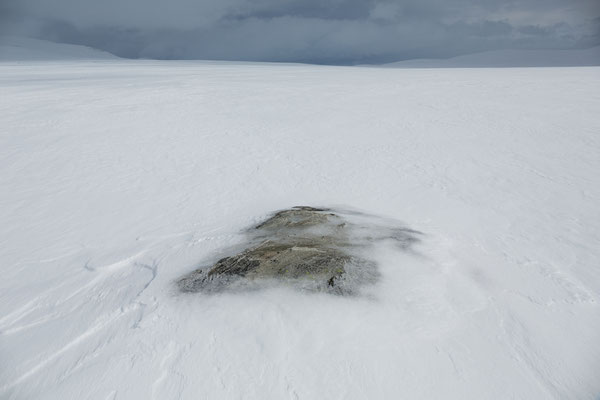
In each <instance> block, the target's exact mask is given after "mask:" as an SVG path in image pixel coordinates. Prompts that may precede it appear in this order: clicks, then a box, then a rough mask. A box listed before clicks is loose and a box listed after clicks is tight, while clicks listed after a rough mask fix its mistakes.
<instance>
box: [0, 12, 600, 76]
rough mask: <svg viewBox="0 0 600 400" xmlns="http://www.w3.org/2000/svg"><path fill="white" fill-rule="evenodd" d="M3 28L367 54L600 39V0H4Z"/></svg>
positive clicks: (175, 54) (236, 54)
mask: <svg viewBox="0 0 600 400" xmlns="http://www.w3.org/2000/svg"><path fill="white" fill-rule="evenodd" d="M0 34H5V35H6V34H9V35H26V36H31V37H37V38H41V39H47V40H52V41H56V42H65V43H74V44H82V45H86V46H91V47H95V48H99V49H102V50H106V51H109V52H111V53H113V54H116V55H118V56H121V57H128V58H157V59H214V60H248V61H280V62H307V63H319V64H360V63H380V62H392V61H399V60H405V59H412V58H445V57H450V56H455V55H460V54H467V53H473V52H479V51H486V50H495V49H506V48H526V49H549V48H550V49H551V48H560V49H566V48H584V47H590V46H595V45H599V44H600V1H598V0H504V1H502V0H169V1H167V0H101V1H100V0H0Z"/></svg>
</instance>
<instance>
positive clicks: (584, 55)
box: [384, 46, 600, 68]
mask: <svg viewBox="0 0 600 400" xmlns="http://www.w3.org/2000/svg"><path fill="white" fill-rule="evenodd" d="M384 66H385V67H392V68H505V67H513V68H514V67H518V68H524V67H585V66H600V46H596V47H590V48H588V49H567V50H515V49H506V50H492V51H484V52H481V53H473V54H465V55H461V56H456V57H451V58H446V59H414V60H405V61H398V62H393V63H389V64H384Z"/></svg>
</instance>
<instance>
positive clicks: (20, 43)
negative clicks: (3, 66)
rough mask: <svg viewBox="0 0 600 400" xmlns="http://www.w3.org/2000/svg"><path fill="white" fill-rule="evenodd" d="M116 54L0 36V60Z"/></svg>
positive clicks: (65, 58)
mask: <svg viewBox="0 0 600 400" xmlns="http://www.w3.org/2000/svg"><path fill="white" fill-rule="evenodd" d="M114 58H117V57H116V56H114V55H112V54H110V53H107V52H105V51H102V50H96V49H92V48H90V47H86V46H79V45H74V44H66V43H55V42H49V41H47V40H38V39H32V38H25V37H16V36H4V37H0V61H51V60H98V59H114Z"/></svg>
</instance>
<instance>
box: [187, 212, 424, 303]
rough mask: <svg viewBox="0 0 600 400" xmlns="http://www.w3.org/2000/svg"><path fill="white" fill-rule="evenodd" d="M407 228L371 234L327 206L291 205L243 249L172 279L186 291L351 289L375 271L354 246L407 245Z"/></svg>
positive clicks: (253, 232) (367, 280)
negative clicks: (264, 286)
mask: <svg viewBox="0 0 600 400" xmlns="http://www.w3.org/2000/svg"><path fill="white" fill-rule="evenodd" d="M386 229H387V230H386ZM413 233H414V231H410V230H407V229H403V228H393V229H390V228H383V227H382V229H380V230H379V231H378V232H376V233H373V232H372V231H369V232H367V233H365V232H361V229H359V228H358V227H357V226H355V225H354V224H352V223H349V222H348V221H347V220H346V219H345V218H344V217H342V216H341V215H339V214H337V213H334V212H332V211H331V210H329V209H322V208H314V207H294V208H291V209H288V210H283V211H279V212H277V213H275V214H274V215H273V216H272V217H270V218H269V219H267V220H266V221H264V222H262V223H260V224H258V225H257V226H255V227H254V228H253V229H251V230H250V231H249V232H248V235H249V246H248V248H246V249H245V250H243V251H241V252H240V253H238V254H235V255H232V256H229V257H225V258H222V259H220V260H218V261H217V262H216V263H215V264H214V265H212V266H210V267H208V268H200V269H198V270H196V271H193V272H192V273H191V274H189V275H187V276H185V277H184V278H182V279H181V280H179V282H178V284H179V288H180V289H181V290H182V291H186V292H196V291H205V292H214V291H221V290H224V289H227V288H251V287H256V286H260V284H261V283H266V282H280V283H281V282H284V283H288V284H291V285H293V286H296V287H300V288H302V289H307V290H315V291H328V292H332V293H340V294H344V293H353V292H354V291H355V290H356V288H357V287H358V286H360V285H363V284H367V283H371V282H374V281H375V280H376V279H377V276H378V273H377V269H376V265H375V263H374V262H371V261H368V260H366V259H365V258H363V257H362V256H359V255H358V252H357V251H356V249H358V248H361V247H364V246H365V245H366V244H369V243H371V242H372V241H373V240H374V238H376V239H377V238H379V239H381V238H386V239H393V240H397V241H399V242H400V243H402V245H403V246H408V245H409V244H410V243H412V241H413V240H416V239H415V238H414V234H413Z"/></svg>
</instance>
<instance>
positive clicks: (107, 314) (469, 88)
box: [0, 61, 600, 399]
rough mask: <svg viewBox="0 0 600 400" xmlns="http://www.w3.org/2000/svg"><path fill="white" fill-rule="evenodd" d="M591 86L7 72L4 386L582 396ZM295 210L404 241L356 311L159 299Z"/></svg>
mask: <svg viewBox="0 0 600 400" xmlns="http://www.w3.org/2000/svg"><path fill="white" fill-rule="evenodd" d="M599 73H600V69H598V68H543V69H537V68H529V69H482V70H477V69H474V70H465V69H455V70H444V69H435V70H418V69H414V70H405V69H384V68H344V67H318V66H294V65H269V64H246V65H241V64H234V63H220V64H219V63H195V62H187V63H186V62H180V63H177V62H125V61H103V62H101V63H97V62H96V63H87V62H63V63H60V64H52V63H48V64H46V63H37V64H36V63H31V64H20V65H13V64H1V65H0V90H1V92H2V96H0V115H1V117H0V118H1V123H0V171H1V172H0V192H1V193H2V196H1V197H0V226H2V230H1V231H0V242H1V243H2V245H1V246H0V261H1V263H0V265H1V267H0V268H1V271H2V279H0V360H2V362H1V366H0V397H2V398H8V399H23V398H44V399H67V398H77V399H151V398H155V399H177V398H181V399H197V398H207V399H214V398H223V399H233V398H246V399H267V398H272V399H281V398H300V399H316V398H322V399H354V398H356V399H364V398H398V397H402V398H456V399H463V398H473V399H475V398H477V399H480V398H521V399H532V398H578V399H592V398H595V397H597V396H598V394H599V393H600V380H598V371H599V370H600V308H599V303H598V300H599V298H598V293H600V272H599V268H598V265H599V261H600V214H599V213H598V204H599V203H600V176H599V174H598V171H600V157H599V154H600V153H599V151H600V141H599V140H600V139H599V136H598V132H600V120H599V119H598V110H599V109H600V97H598V93H600V74H599ZM293 205H312V206H336V205H339V206H341V207H351V208H354V209H357V210H363V211H365V212H368V213H374V214H380V215H382V216H386V217H390V218H395V219H398V220H401V221H403V223H404V224H405V225H406V226H408V227H410V228H412V229H416V230H419V231H421V232H423V235H422V242H421V243H420V244H419V245H418V246H416V247H415V253H414V254H411V253H406V254H399V253H396V252H392V251H391V250H390V249H388V248H386V247H381V248H380V249H378V251H376V252H375V253H374V254H372V257H374V258H375V259H376V260H377V261H379V268H380V273H381V280H380V281H379V282H378V283H377V284H376V285H375V286H373V287H372V289H371V291H370V295H369V296H360V297H340V296H332V295H325V294H323V295H317V294H305V293H301V292H297V291H293V290H285V289H271V290H265V291H257V292H251V293H242V294H233V293H225V294H221V295H212V296H209V295H202V294H193V295H190V294H187V295H184V294H181V293H178V292H177V289H176V286H175V285H174V281H175V280H176V279H177V278H179V277H181V276H182V275H184V274H185V273H187V272H190V271H192V270H194V269H195V268H197V267H198V266H199V265H202V263H203V262H204V261H205V260H207V259H210V258H212V257H215V255H218V254H219V253H220V252H221V251H222V250H223V249H225V248H227V247H229V246H232V245H236V244H239V243H240V240H241V237H240V235H239V232H240V230H242V229H243V228H245V227H247V226H249V225H251V224H253V223H256V222H258V221H259V220H261V219H262V218H264V217H265V216H266V215H267V214H268V213H270V212H272V211H274V210H277V209H281V208H287V207H290V206H293Z"/></svg>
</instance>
